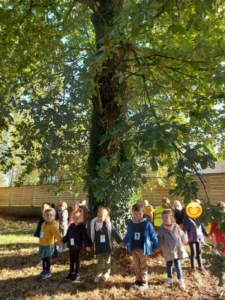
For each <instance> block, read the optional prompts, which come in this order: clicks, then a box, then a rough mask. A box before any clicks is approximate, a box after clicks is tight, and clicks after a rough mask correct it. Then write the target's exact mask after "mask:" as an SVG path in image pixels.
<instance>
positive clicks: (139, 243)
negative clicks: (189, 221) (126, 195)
mask: <svg viewBox="0 0 225 300" xmlns="http://www.w3.org/2000/svg"><path fill="white" fill-rule="evenodd" d="M132 214H133V219H132V220H131V221H130V222H129V223H128V226H127V233H126V235H125V237H124V239H123V243H124V246H126V245H127V244H128V251H129V253H131V254H132V257H133V261H134V271H135V275H136V281H135V284H134V285H135V287H137V288H138V289H139V290H140V291H144V290H146V289H147V288H148V267H147V259H146V255H149V254H152V250H158V248H159V246H158V239H157V236H156V233H155V231H154V229H153V226H152V224H151V223H150V222H148V220H147V219H146V218H144V217H143V207H142V205H141V204H135V205H133V207H132ZM152 244H153V246H152ZM158 251H159V250H158Z"/></svg>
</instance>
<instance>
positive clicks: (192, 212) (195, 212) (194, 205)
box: [186, 202, 202, 219]
mask: <svg viewBox="0 0 225 300" xmlns="http://www.w3.org/2000/svg"><path fill="white" fill-rule="evenodd" d="M186 214H187V215H188V217H189V218H192V219H195V218H198V217H200V216H201V214H202V206H201V204H199V203H198V202H191V203H189V204H188V205H187V206H186Z"/></svg>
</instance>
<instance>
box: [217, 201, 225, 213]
mask: <svg viewBox="0 0 225 300" xmlns="http://www.w3.org/2000/svg"><path fill="white" fill-rule="evenodd" d="M217 207H218V208H219V210H220V211H221V212H225V203H224V202H222V201H219V202H218V203H217Z"/></svg>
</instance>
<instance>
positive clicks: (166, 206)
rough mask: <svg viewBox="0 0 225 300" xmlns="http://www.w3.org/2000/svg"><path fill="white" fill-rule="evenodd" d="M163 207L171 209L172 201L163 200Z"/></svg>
mask: <svg viewBox="0 0 225 300" xmlns="http://www.w3.org/2000/svg"><path fill="white" fill-rule="evenodd" d="M162 207H164V208H169V207H170V199H168V198H166V197H165V198H162Z"/></svg>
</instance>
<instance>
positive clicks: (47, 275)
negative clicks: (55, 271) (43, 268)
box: [40, 271, 52, 279]
mask: <svg viewBox="0 0 225 300" xmlns="http://www.w3.org/2000/svg"><path fill="white" fill-rule="evenodd" d="M51 276H52V273H51V272H50V271H48V272H45V273H44V274H43V275H42V276H41V277H40V278H41V279H46V278H49V277H51Z"/></svg>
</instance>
